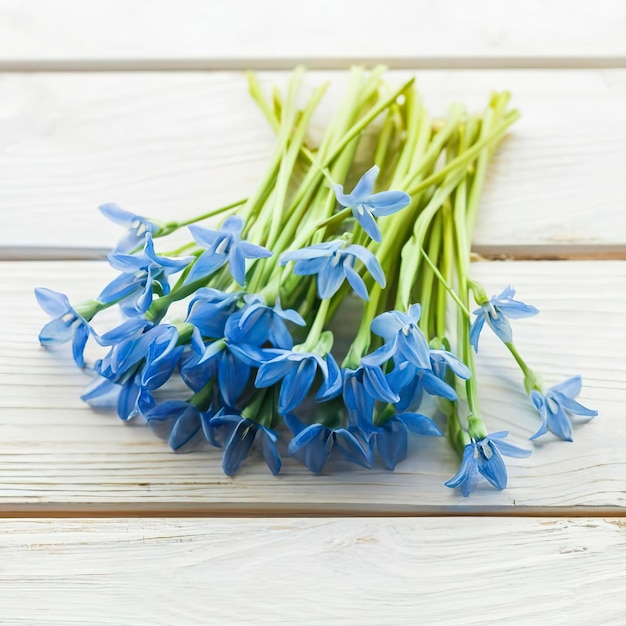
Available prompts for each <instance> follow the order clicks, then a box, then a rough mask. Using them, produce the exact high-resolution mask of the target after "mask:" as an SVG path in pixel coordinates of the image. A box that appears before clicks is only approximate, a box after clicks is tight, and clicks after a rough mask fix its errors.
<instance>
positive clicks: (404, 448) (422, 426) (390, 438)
mask: <svg viewBox="0 0 626 626" xmlns="http://www.w3.org/2000/svg"><path fill="white" fill-rule="evenodd" d="M409 431H411V432H414V433H417V434H418V435H426V436H429V437H442V436H443V433H442V432H441V430H440V429H439V426H437V424H435V422H433V421H432V420H431V419H430V417H427V416H426V415H422V414H421V413H398V414H396V415H393V416H392V417H391V418H390V419H388V420H387V421H386V422H385V423H384V424H383V425H382V426H380V427H379V428H378V430H377V431H376V447H377V448H378V453H379V454H380V457H381V458H382V460H383V463H384V464H385V466H386V467H387V469H389V470H391V471H393V470H394V469H395V467H396V465H397V464H398V463H400V461H404V459H406V456H407V452H408V449H409V448H408V446H409Z"/></svg>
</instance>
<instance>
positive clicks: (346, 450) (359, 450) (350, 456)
mask: <svg viewBox="0 0 626 626" xmlns="http://www.w3.org/2000/svg"><path fill="white" fill-rule="evenodd" d="M333 435H334V437H335V445H336V446H337V450H338V451H339V452H340V453H341V455H342V456H343V457H344V458H346V459H347V460H348V461H350V463H356V464H357V465H360V466H361V467H365V468H367V469H369V468H370V467H372V462H373V459H372V455H371V452H370V451H369V449H366V448H365V447H364V446H363V445H362V444H361V442H360V441H359V440H358V439H357V438H356V437H355V436H354V435H353V434H352V433H351V432H350V431H348V430H346V429H345V428H337V429H336V430H334V431H333Z"/></svg>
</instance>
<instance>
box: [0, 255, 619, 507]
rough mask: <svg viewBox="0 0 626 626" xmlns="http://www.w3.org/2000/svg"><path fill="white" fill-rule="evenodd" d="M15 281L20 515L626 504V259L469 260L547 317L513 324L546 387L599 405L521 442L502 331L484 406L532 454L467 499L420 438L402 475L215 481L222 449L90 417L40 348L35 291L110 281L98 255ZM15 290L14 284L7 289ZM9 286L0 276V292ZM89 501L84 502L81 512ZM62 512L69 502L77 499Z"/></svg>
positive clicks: (0, 466)
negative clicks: (579, 381) (503, 485)
mask: <svg viewBox="0 0 626 626" xmlns="http://www.w3.org/2000/svg"><path fill="white" fill-rule="evenodd" d="M3 265H4V267H5V268H6V269H5V272H4V273H3V282H5V284H7V283H8V285H13V288H12V290H11V292H10V293H7V294H5V295H4V296H3V298H4V302H3V306H2V308H1V309H0V368H2V369H1V370H0V371H1V372H2V374H1V377H0V385H1V391H0V505H5V506H9V505H11V508H12V509H14V510H18V511H29V510H34V509H33V507H35V508H36V507H37V506H38V505H39V504H46V505H47V506H48V507H49V508H51V509H52V508H53V509H55V510H63V508H64V506H67V505H71V507H78V508H80V509H82V510H84V509H85V505H86V504H87V503H98V504H99V505H101V508H104V509H106V508H107V507H108V506H110V507H113V508H114V509H115V510H120V511H125V510H128V511H141V510H147V508H152V509H153V510H163V511H168V512H175V511H176V509H177V506H178V505H185V506H186V507H188V508H190V509H193V510H199V511H206V512H223V511H229V510H237V511H246V512H254V511H257V510H262V511H266V510H277V511H292V512H302V511H307V510H313V511H320V512H321V511H331V510H332V511H334V512H337V513H342V512H345V513H353V512H358V511H364V512H372V511H376V512H385V511H387V512H394V511H396V512H397V511H409V512H419V511H426V510H442V507H445V508H446V509H450V508H453V509H463V508H466V507H470V508H471V507H478V508H483V509H485V510H492V511H493V510H502V509H507V508H513V507H582V506H596V507H601V508H606V507H619V508H622V507H624V506H626V498H625V496H624V485H626V458H625V457H624V449H626V429H625V428H624V419H623V403H624V381H626V362H625V361H624V358H623V352H624V351H623V347H624V346H625V345H626V332H625V330H624V318H625V316H626V293H625V292H624V290H623V289H621V290H619V289H616V286H617V285H624V284H626V262H619V261H616V262H593V261H591V262H565V263H559V262H542V263H539V262H514V263H499V262H489V263H477V264H475V265H474V266H473V274H474V276H475V277H476V278H478V279H479V280H481V281H482V282H484V284H485V285H486V287H487V290H488V292H489V293H498V292H499V291H500V290H501V288H503V287H504V286H505V285H507V284H509V283H511V284H513V285H515V286H516V287H517V289H518V295H519V297H520V298H522V299H523V300H525V301H527V302H531V303H533V304H535V305H536V306H537V307H538V308H539V309H540V310H541V314H540V315H539V316H537V317H536V318H533V319H530V320H524V321H521V322H518V323H517V324H516V325H515V337H516V342H517V343H518V346H519V348H520V350H521V351H522V353H523V354H524V356H525V358H526V359H527V361H528V362H529V364H530V365H531V366H533V367H536V368H537V370H538V371H540V372H543V373H544V376H545V379H546V383H547V384H549V385H551V384H554V383H556V382H558V381H560V380H562V379H563V378H565V377H566V376H571V375H574V374H577V373H580V374H582V375H583V377H584V381H585V386H584V389H583V392H582V395H581V401H582V402H583V403H585V404H589V405H590V406H593V407H594V408H596V409H598V410H599V411H600V416H599V417H598V418H597V419H596V420H595V421H593V422H592V423H589V424H586V425H584V426H581V427H580V428H578V429H576V431H575V442H574V443H573V444H568V443H564V442H560V441H556V440H555V441H551V440H546V441H543V440H540V441H539V442H537V443H536V444H535V445H534V446H533V444H531V442H529V441H528V437H529V436H530V435H532V434H533V433H534V432H535V430H536V428H538V423H539V422H538V418H537V416H536V415H535V413H534V409H532V407H531V406H530V403H529V402H528V400H527V399H526V398H525V396H524V394H523V391H522V386H521V376H520V373H519V370H518V369H517V366H516V365H515V363H514V362H513V361H512V359H511V358H510V357H509V356H508V353H507V352H506V351H505V349H504V348H503V346H501V345H500V344H499V342H498V340H497V339H496V338H495V336H490V335H489V334H488V333H485V336H484V338H483V339H481V349H480V353H479V358H478V364H479V366H480V371H479V389H480V394H481V398H482V409H483V412H484V414H485V418H486V420H487V423H488V425H489V427H490V429H491V430H492V431H497V430H510V431H511V436H512V439H513V441H514V442H515V443H517V444H522V445H527V446H528V447H529V448H534V449H535V451H536V454H535V455H534V456H532V457H530V458H528V459H511V460H510V462H508V463H507V465H508V467H509V470H510V486H509V488H508V489H507V490H506V491H504V492H496V491H494V490H493V489H491V488H489V487H485V488H484V489H481V490H479V491H478V492H477V493H475V494H474V495H473V496H472V497H471V498H469V499H464V498H460V497H459V495H458V493H456V492H453V491H451V490H449V489H447V488H446V487H444V486H443V483H444V482H445V480H447V478H449V477H450V476H452V475H453V474H454V473H455V471H456V467H457V464H458V461H457V460H456V458H455V457H454V454H453V453H452V452H451V451H450V450H449V449H448V445H447V443H446V442H445V441H444V440H443V439H442V440H437V441H433V440H428V441H423V440H422V441H419V440H418V441H416V442H415V444H414V445H415V448H416V452H417V453H416V454H413V455H411V457H410V458H409V459H408V460H407V461H406V462H404V463H402V464H401V465H400V466H399V467H398V468H397V470H396V472H395V473H390V472H387V471H386V470H384V469H383V468H382V467H377V468H375V469H374V470H371V471H369V470H360V469H359V468H354V467H350V468H345V467H342V466H341V465H339V466H336V467H335V468H334V470H335V471H333V472H332V473H329V474H325V475H323V476H312V475H309V474H308V472H307V471H306V469H305V468H303V466H301V465H299V464H298V463H296V462H295V461H293V460H291V459H289V460H287V461H286V463H285V466H284V469H283V473H281V475H280V476H279V477H278V478H274V477H273V476H272V475H271V474H270V473H269V472H268V471H267V470H266V468H265V467H264V465H263V462H262V460H261V459H260V458H259V457H256V456H253V457H252V459H251V461H252V462H251V463H249V464H248V465H247V466H245V467H244V468H243V469H242V471H241V473H240V474H238V475H237V476H236V477H235V478H227V477H225V476H224V475H223V474H222V471H221V468H220V463H221V455H220V453H219V451H218V450H215V449H213V448H209V449H207V450H206V451H202V452H197V453H192V454H188V455H176V454H174V453H172V452H170V450H169V448H168V447H167V445H166V444H165V443H164V442H162V441H160V440H158V439H156V438H155V437H154V435H153V433H152V432H151V431H150V430H149V429H147V428H145V427H141V426H140V425H139V424H136V425H130V426H129V425H126V424H123V423H120V421H119V420H118V418H117V417H116V415H115V414H112V413H95V412H94V411H92V410H91V409H89V408H88V407H87V406H86V405H84V404H83V403H82V402H81V400H80V399H79V395H80V393H81V389H82V388H83V387H84V386H85V384H86V383H87V382H88V381H89V380H90V379H89V378H88V377H87V376H86V375H85V374H83V373H82V372H80V371H78V370H76V368H75V366H74V365H73V362H72V361H71V357H70V356H69V355H68V352H67V350H61V351H57V352H55V353H51V352H48V353H47V352H45V351H44V350H43V348H40V347H39V346H38V345H37V344H36V343H35V341H34V339H33V338H34V337H35V336H36V333H37V332H38V329H39V327H40V326H41V325H42V323H44V322H45V320H46V316H45V314H44V313H43V312H41V311H39V310H38V309H37V308H36V306H35V304H34V298H33V296H32V290H33V288H34V287H35V286H41V285H46V286H48V287H50V288H53V289H65V290H67V291H69V293H70V295H74V294H77V295H78V294H80V295H81V296H83V297H89V296H90V295H91V293H92V292H93V290H94V289H95V290H96V291H97V290H98V289H99V288H100V285H101V284H103V283H104V281H105V280H106V279H107V277H109V276H112V275H114V274H111V273H110V271H109V269H108V268H107V267H106V265H105V264H104V263H97V262H96V263H95V262H55V263H35V262H30V263H4V264H3ZM16 285H17V286H16ZM2 289H3V290H4V289H5V287H4V285H3V286H2ZM81 505H82V507H81ZM71 507H70V508H71Z"/></svg>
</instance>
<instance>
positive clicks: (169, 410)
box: [143, 400, 202, 452]
mask: <svg viewBox="0 0 626 626" xmlns="http://www.w3.org/2000/svg"><path fill="white" fill-rule="evenodd" d="M143 416H144V418H145V419H146V421H147V422H148V425H149V426H150V428H152V430H153V431H154V432H155V433H156V435H157V436H159V437H161V438H162V439H167V440H168V443H169V446H170V448H171V449H172V450H174V452H183V451H186V450H191V449H192V448H193V446H194V444H195V443H197V442H198V440H199V438H200V437H201V436H202V422H201V414H200V411H199V410H198V409H197V407H195V406H193V405H192V404H189V403H188V402H183V401H182V400H167V401H165V402H162V403H161V404H157V405H155V406H153V407H150V408H149V409H148V410H146V411H144V412H143Z"/></svg>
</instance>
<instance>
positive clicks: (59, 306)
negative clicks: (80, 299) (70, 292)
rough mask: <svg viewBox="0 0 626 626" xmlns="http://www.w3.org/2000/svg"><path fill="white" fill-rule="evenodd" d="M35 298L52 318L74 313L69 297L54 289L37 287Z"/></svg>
mask: <svg viewBox="0 0 626 626" xmlns="http://www.w3.org/2000/svg"><path fill="white" fill-rule="evenodd" d="M35 297H36V298H37V302H38V303H39V306H40V307H41V308H42V309H43V310H44V311H45V312H46V313H47V314H48V315H50V316H51V317H62V316H64V315H65V314H66V313H68V312H70V311H73V309H72V306H71V305H70V301H69V300H68V298H67V296H66V295H65V294H63V293H59V292H58V291H52V289H46V288H45V287H37V288H36V289H35Z"/></svg>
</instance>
